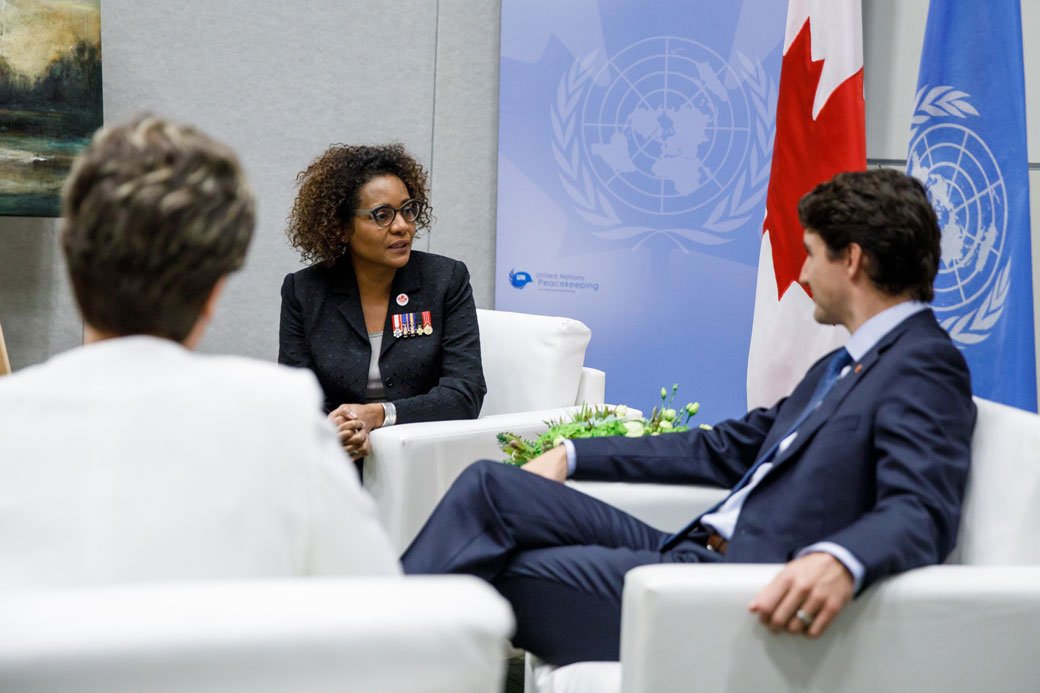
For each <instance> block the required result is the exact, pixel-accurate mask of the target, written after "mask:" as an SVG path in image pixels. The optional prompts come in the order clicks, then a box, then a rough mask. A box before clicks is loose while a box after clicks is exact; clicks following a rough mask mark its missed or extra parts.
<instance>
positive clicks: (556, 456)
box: [520, 445, 567, 481]
mask: <svg viewBox="0 0 1040 693" xmlns="http://www.w3.org/2000/svg"><path fill="white" fill-rule="evenodd" d="M520 469H523V470H524V471H526V472H531V473H532V474H537V475H539V476H544V477H545V478H546V479H552V480H553V481H564V480H565V479H566V478H567V450H566V448H564V447H563V446H562V445H557V446H556V447H554V448H553V449H552V450H549V451H547V452H543V453H542V454H541V455H539V456H538V457H536V458H534V459H533V460H531V461H530V462H528V463H527V464H525V465H524V466H523V467H521V468H520Z"/></svg>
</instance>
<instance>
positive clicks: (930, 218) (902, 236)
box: [798, 168, 942, 303]
mask: <svg viewBox="0 0 1040 693" xmlns="http://www.w3.org/2000/svg"><path fill="white" fill-rule="evenodd" d="M798 219H799V220H800V221H801V223H802V226H803V227H805V228H806V229H807V230H809V231H813V232H815V233H816V234H818V235H819V236H820V237H821V238H822V239H823V241H824V243H825V244H826V245H827V254H828V255H829V256H830V257H831V258H832V259H834V258H835V257H837V256H838V254H840V253H841V252H842V251H844V250H845V248H846V247H848V245H849V244H850V243H857V244H859V246H860V247H861V248H862V249H863V254H864V255H865V256H866V258H867V265H866V271H867V276H869V277H870V279H871V280H872V281H873V282H874V285H875V286H877V287H878V288H879V289H881V290H882V291H884V292H885V293H888V294H891V295H899V294H902V293H904V292H907V293H909V294H910V296H911V297H912V298H915V299H917V300H918V301H924V302H925V303H927V302H929V301H931V300H932V293H933V292H932V282H933V281H935V275H936V273H937V272H938V269H939V259H940V256H941V251H940V240H941V238H942V231H941V230H940V229H939V221H938V219H936V217H935V210H934V209H932V205H931V203H930V202H929V201H928V193H927V192H926V191H925V189H924V186H923V185H921V183H920V182H918V181H917V180H915V179H913V178H911V177H910V176H908V175H906V174H904V173H900V172H899V171H896V170H893V169H885V168H883V169H871V170H869V171H850V172H847V173H839V174H838V175H836V176H834V178H832V179H831V180H829V181H827V182H826V183H820V184H819V185H817V186H816V187H815V188H814V189H813V190H812V192H810V193H808V194H806V195H805V197H803V198H802V199H801V201H799V202H798Z"/></svg>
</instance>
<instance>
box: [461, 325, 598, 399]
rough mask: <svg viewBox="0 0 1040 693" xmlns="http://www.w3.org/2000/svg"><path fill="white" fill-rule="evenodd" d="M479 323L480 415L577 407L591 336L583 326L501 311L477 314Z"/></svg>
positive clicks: (590, 332)
mask: <svg viewBox="0 0 1040 693" xmlns="http://www.w3.org/2000/svg"><path fill="white" fill-rule="evenodd" d="M477 323H478V324H479V326H480V356H481V359H482V360H483V364H484V380H485V381H486V382H487V395H486V396H485V397H484V406H483V408H482V409H481V410H480V416H481V417H485V416H491V415H494V414H510V413H513V412H521V411H533V410H541V409H552V408H554V407H565V406H570V405H572V404H575V402H576V400H577V394H578V389H579V384H580V382H581V379H582V365H583V364H584V362H585V349H586V347H588V345H589V340H590V339H591V337H592V331H591V330H589V328H588V327H586V326H585V324H584V323H582V322H580V321H578V320H572V319H571V318H559V317H550V316H546V315H527V314H525V313H509V312H506V311H499V310H478V311H477ZM602 401H603V400H602V394H601V395H600V398H599V402H602Z"/></svg>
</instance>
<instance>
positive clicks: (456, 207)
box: [430, 0, 501, 308]
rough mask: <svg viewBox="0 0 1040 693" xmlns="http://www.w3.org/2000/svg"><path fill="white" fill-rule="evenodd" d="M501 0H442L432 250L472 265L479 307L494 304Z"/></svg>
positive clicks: (439, 31)
mask: <svg viewBox="0 0 1040 693" xmlns="http://www.w3.org/2000/svg"><path fill="white" fill-rule="evenodd" d="M500 14H501V3H500V2H497V1H496V2H488V1H487V0H443V1H442V2H441V3H440V11H439V14H438V18H437V25H438V29H437V91H436V110H435V113H434V123H433V125H434V129H433V174H434V175H433V200H432V202H433V205H434V214H435V215H436V217H437V224H436V226H435V227H434V229H433V233H432V234H431V235H430V250H432V251H433V252H435V253H440V254H442V255H449V256H451V257H455V258H458V259H460V260H462V261H464V262H465V263H466V265H467V266H468V267H469V271H470V277H471V283H472V284H473V294H474V296H475V297H476V301H477V306H479V307H481V308H492V307H494V291H495V282H494V271H495V227H496V220H495V212H496V199H497V185H496V184H497V180H498V55H499V15H500Z"/></svg>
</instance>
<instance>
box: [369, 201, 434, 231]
mask: <svg viewBox="0 0 1040 693" xmlns="http://www.w3.org/2000/svg"><path fill="white" fill-rule="evenodd" d="M422 211H423V203H422V202H420V201H419V200H408V201H407V202H405V203H404V204H403V205H401V206H400V207H398V208H397V209H394V208H393V207H391V206H390V205H379V206H378V207H373V208H372V209H358V210H355V211H354V213H355V214H367V215H369V216H370V217H372V221H374V222H375V223H376V224H378V225H379V226H390V224H392V223H394V219H396V218H397V215H398V214H400V215H401V217H402V218H403V219H404V220H405V221H407V222H408V223H412V222H413V221H415V220H416V219H418V218H419V215H420V214H422Z"/></svg>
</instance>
